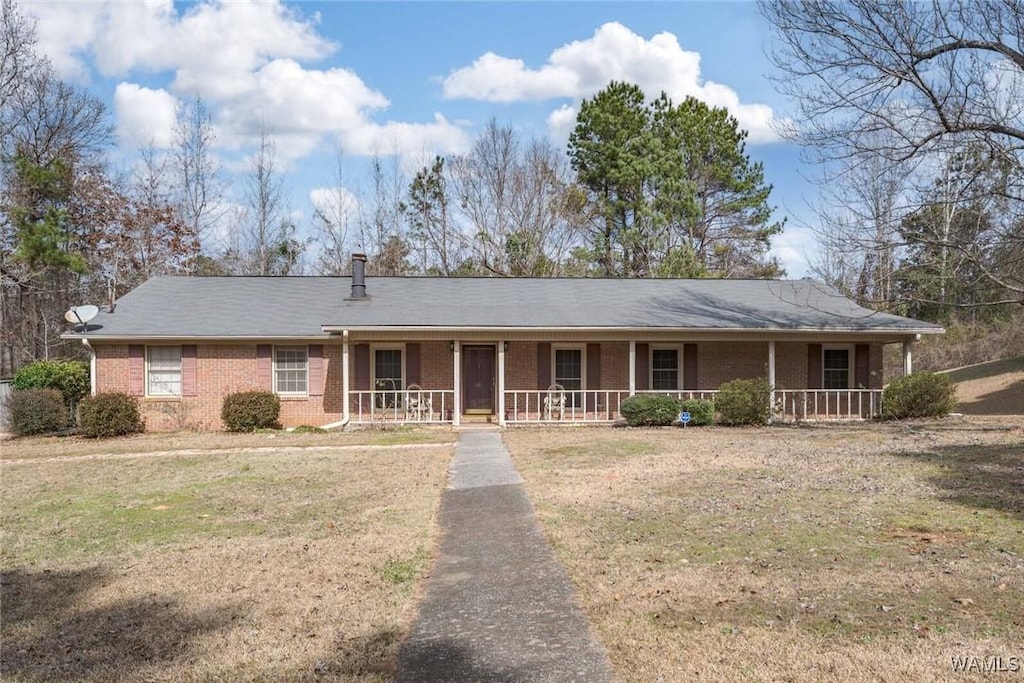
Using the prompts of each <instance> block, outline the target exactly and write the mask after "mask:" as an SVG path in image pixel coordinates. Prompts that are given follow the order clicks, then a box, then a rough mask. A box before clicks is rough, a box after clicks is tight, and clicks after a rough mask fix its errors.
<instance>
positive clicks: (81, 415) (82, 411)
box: [78, 391, 145, 438]
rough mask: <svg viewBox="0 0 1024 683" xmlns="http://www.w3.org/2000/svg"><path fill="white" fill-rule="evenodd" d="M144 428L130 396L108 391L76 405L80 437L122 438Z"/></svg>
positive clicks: (137, 408) (136, 404) (133, 399)
mask: <svg viewBox="0 0 1024 683" xmlns="http://www.w3.org/2000/svg"><path fill="white" fill-rule="evenodd" d="M144 429H145V426H144V425H143V422H142V418H141V416H140V415H139V401H138V399H136V398H135V397H134V396H129V395H128V394H123V393H121V392H117V391H109V392H103V393H100V394H96V395H95V396H90V397H88V398H84V399H82V402H81V403H80V404H79V405H78V431H79V433H80V434H82V435H83V436H88V437H92V438H100V437H109V436H123V435H125V434H135V433H136V432H141V431H143V430H144Z"/></svg>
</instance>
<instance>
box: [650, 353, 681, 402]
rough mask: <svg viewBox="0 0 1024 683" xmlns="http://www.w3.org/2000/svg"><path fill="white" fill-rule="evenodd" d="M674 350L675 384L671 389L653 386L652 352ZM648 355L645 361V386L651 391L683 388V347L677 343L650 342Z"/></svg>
mask: <svg viewBox="0 0 1024 683" xmlns="http://www.w3.org/2000/svg"><path fill="white" fill-rule="evenodd" d="M655 351H675V352H676V386H675V387H674V388H672V389H655V388H654V352H655ZM649 353H650V356H649V358H648V363H647V386H649V387H650V388H651V391H680V390H681V389H682V388H683V367H684V364H683V347H681V346H679V345H677V344H651V346H650V352H649Z"/></svg>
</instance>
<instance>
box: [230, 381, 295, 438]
mask: <svg viewBox="0 0 1024 683" xmlns="http://www.w3.org/2000/svg"><path fill="white" fill-rule="evenodd" d="M280 414H281V400H280V399H279V398H278V397H277V395H276V394H272V393H270V392H269V391H242V392H239V393H236V394H231V395H229V396H226V397H225V398H224V405H223V407H222V408H221V411H220V419H222V420H223V421H224V427H225V428H226V429H227V430H228V431H229V432H253V431H256V430H257V429H274V428H278V427H280V425H279V424H278V422H277V418H278V416H279V415H280Z"/></svg>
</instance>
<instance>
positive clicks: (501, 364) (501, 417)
mask: <svg viewBox="0 0 1024 683" xmlns="http://www.w3.org/2000/svg"><path fill="white" fill-rule="evenodd" d="M498 424H499V425H500V426H502V427H504V426H505V342H504V341H502V340H500V339H499V340H498Z"/></svg>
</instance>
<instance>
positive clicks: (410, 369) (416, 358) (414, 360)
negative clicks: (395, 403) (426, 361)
mask: <svg viewBox="0 0 1024 683" xmlns="http://www.w3.org/2000/svg"><path fill="white" fill-rule="evenodd" d="M419 383H420V345H419V344H406V345H405V386H409V385H410V384H419Z"/></svg>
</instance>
